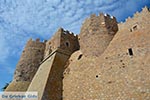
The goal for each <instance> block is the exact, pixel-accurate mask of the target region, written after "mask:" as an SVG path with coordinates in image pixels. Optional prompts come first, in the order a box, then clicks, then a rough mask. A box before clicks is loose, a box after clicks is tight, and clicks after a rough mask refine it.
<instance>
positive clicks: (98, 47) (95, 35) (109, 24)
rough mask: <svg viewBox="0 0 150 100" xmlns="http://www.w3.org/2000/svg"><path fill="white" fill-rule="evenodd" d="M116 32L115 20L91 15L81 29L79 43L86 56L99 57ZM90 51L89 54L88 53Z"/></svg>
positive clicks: (111, 17) (104, 16)
mask: <svg viewBox="0 0 150 100" xmlns="http://www.w3.org/2000/svg"><path fill="white" fill-rule="evenodd" d="M117 31H118V26H117V21H116V18H115V17H113V16H109V15H108V14H102V13H100V14H99V15H98V16H96V15H95V14H92V15H91V16H90V18H87V19H86V20H85V22H84V23H83V25H82V27H81V32H80V34H79V43H80V46H81V51H82V52H83V53H84V54H85V55H86V56H88V55H93V56H100V55H101V54H102V53H103V52H104V50H105V49H106V47H107V46H108V45H109V43H110V41H111V40H112V39H113V37H114V35H115V33H116V32H117ZM88 50H90V52H89V51H88Z"/></svg>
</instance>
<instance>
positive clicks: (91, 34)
mask: <svg viewBox="0 0 150 100" xmlns="http://www.w3.org/2000/svg"><path fill="white" fill-rule="evenodd" d="M149 20H150V12H149V10H148V9H147V8H143V11H142V12H140V13H136V14H135V15H134V17H133V18H128V19H127V20H126V22H124V23H119V24H117V22H116V19H115V18H114V17H110V16H109V15H103V14H100V15H99V16H96V15H91V17H90V18H87V19H86V20H85V22H84V24H83V26H82V28H81V33H80V34H79V37H78V36H74V35H73V34H72V33H70V32H68V31H64V30H63V29H59V30H58V31H57V32H56V34H55V35H54V36H53V37H52V39H50V40H49V41H47V42H46V48H45V50H43V49H42V51H43V52H44V53H43V54H40V55H38V56H37V57H35V55H36V54H35V53H36V50H35V51H32V49H31V52H33V55H34V56H30V55H28V54H29V53H27V54H24V55H23V56H22V57H21V59H20V62H22V63H23V64H26V63H25V62H27V64H29V65H30V64H34V63H36V61H35V62H34V61H33V62H32V61H31V62H30V58H32V57H33V58H35V60H37V59H42V57H43V56H44V58H43V59H42V60H43V61H42V62H41V65H40V68H39V69H38V71H37V72H36V74H35V76H34V75H32V74H31V73H30V72H31V71H30V70H29V69H33V70H34V68H33V67H31V68H29V67H27V66H25V67H21V63H20V62H19V66H18V65H17V68H19V70H16V71H17V72H21V71H22V70H23V71H24V70H25V69H26V67H27V70H26V71H27V75H26V74H24V73H23V74H20V75H23V77H21V76H19V74H15V78H14V80H15V81H13V82H16V80H18V84H17V85H12V84H16V83H13V82H12V83H11V84H10V86H9V87H8V91H9V90H16V91H20V90H22V89H17V88H20V87H22V86H23V84H24V83H25V84H26V82H27V81H26V82H24V81H25V80H26V78H27V77H28V78H29V79H30V80H32V78H30V77H31V76H32V77H33V76H34V78H33V80H32V82H31V84H30V83H27V84H26V87H28V85H29V84H30V86H29V88H28V90H27V91H38V92H39V100H150V86H149V84H150V78H149V76H150V73H149V72H150V28H149V26H150V21H149ZM79 44H80V45H79ZM37 46H38V45H37ZM34 47H35V46H34ZM25 50H26V49H25ZM31 55H32V54H31ZM69 57H70V58H69ZM25 58H26V60H22V59H25ZM37 62H39V61H37ZM36 64H37V63H36ZM37 67H39V66H37ZM37 67H36V68H37ZM28 71H29V72H28ZM34 71H35V70H34ZM30 74H31V76H30ZM21 82H24V83H23V84H22V83H21ZM29 82H30V81H29ZM19 84H21V85H19ZM10 87H11V88H14V89H10ZM26 89H27V88H26ZM26 89H23V90H24V91H25V90H26Z"/></svg>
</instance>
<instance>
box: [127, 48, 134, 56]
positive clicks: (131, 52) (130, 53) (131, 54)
mask: <svg viewBox="0 0 150 100" xmlns="http://www.w3.org/2000/svg"><path fill="white" fill-rule="evenodd" d="M128 52H129V55H130V56H133V51H132V48H129V49H128Z"/></svg>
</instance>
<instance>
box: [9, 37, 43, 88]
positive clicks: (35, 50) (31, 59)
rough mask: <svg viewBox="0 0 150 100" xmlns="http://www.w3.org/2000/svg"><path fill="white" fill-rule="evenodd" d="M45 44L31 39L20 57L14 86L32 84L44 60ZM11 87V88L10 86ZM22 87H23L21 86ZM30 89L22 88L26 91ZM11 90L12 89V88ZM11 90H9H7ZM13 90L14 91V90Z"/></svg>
mask: <svg viewBox="0 0 150 100" xmlns="http://www.w3.org/2000/svg"><path fill="white" fill-rule="evenodd" d="M44 50H45V43H44V42H40V39H36V40H35V41H33V40H32V39H30V40H29V41H28V42H27V44H26V46H25V48H24V50H23V52H22V55H21V57H20V60H19V62H18V64H17V66H16V70H15V73H14V79H13V82H12V83H14V84H16V85H17V84H18V85H19V84H20V83H22V82H26V83H28V84H30V82H31V81H32V79H33V77H34V75H35V73H36V72H37V70H38V68H39V65H40V62H42V60H43V56H44ZM10 87H11V86H10ZM20 87H21V86H20ZM27 88H28V87H25V86H24V88H20V90H21V89H24V90H26V89H27ZM10 89H11V88H10ZM7 90H9V88H7ZM12 90H13V89H12Z"/></svg>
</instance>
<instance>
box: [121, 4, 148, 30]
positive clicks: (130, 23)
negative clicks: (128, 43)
mask: <svg viewBox="0 0 150 100" xmlns="http://www.w3.org/2000/svg"><path fill="white" fill-rule="evenodd" d="M149 18H150V10H149V8H148V7H146V6H145V7H144V8H142V11H141V12H138V11H137V12H136V13H135V14H133V17H128V18H126V19H125V22H120V23H119V24H118V26H119V29H120V30H122V29H124V28H128V29H129V31H130V30H132V28H133V27H134V26H135V25H138V27H139V28H143V27H142V26H143V24H146V23H148V22H149ZM144 20H145V21H144ZM143 21H144V23H143Z"/></svg>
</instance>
